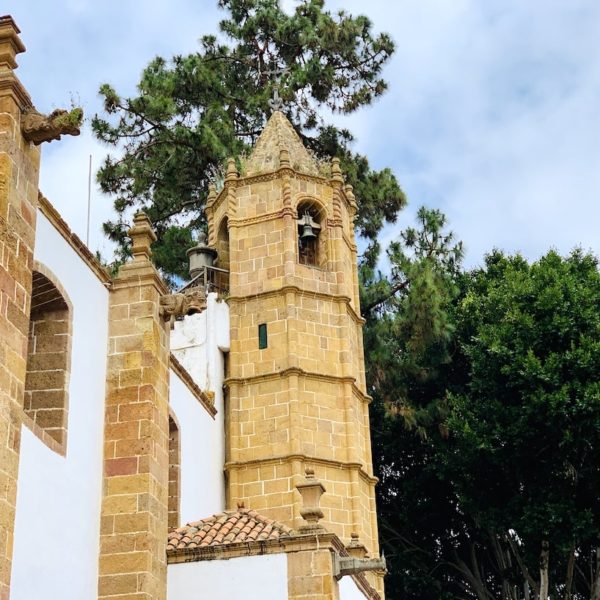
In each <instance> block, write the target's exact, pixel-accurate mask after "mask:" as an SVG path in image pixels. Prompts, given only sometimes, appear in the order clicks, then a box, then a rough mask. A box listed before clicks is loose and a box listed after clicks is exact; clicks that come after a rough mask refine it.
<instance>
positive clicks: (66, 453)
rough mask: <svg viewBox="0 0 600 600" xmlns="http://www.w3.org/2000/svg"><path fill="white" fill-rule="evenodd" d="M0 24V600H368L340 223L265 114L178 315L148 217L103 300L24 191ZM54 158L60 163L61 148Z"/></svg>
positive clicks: (21, 136) (358, 341)
mask: <svg viewBox="0 0 600 600" xmlns="http://www.w3.org/2000/svg"><path fill="white" fill-rule="evenodd" d="M19 34H20V32H19V30H18V28H17V26H16V24H15V23H14V21H13V20H12V19H11V18H10V17H0V600H8V599H9V598H10V599H12V600H30V599H33V598H36V599H37V598H48V599H56V600H58V599H59V598H60V599H61V600H64V599H73V600H75V599H77V600H82V599H86V598H87V599H90V600H91V599H92V598H102V599H107V600H108V599H113V600H151V599H152V600H164V599H166V598H168V599H169V600H188V599H189V600H192V599H196V598H207V599H211V600H233V599H234V598H239V597H244V598H248V599H259V598H260V599H273V600H280V599H281V600H283V599H288V598H289V599H290V600H292V599H293V600H296V599H297V600H300V599H305V600H308V599H311V600H317V599H318V600H321V599H322V600H334V599H342V600H354V599H359V598H371V599H381V598H383V597H384V596H383V575H384V572H385V562H384V561H383V560H382V559H381V558H380V557H379V548H378V542H377V539H378V538H377V514H376V507H375V491H374V490H375V484H376V481H377V480H376V478H375V477H374V476H373V470H372V460H371V445H370V432H369V416H368V405H369V401H370V398H369V397H368V395H367V394H366V384H365V374H364V359H363V347H362V324H363V320H362V318H361V317H360V309H359V297H358V277H357V266H356V261H357V256H356V244H355V240H354V232H353V219H354V215H355V212H356V200H355V198H354V195H353V193H352V188H351V186H347V185H345V184H344V179H343V174H342V172H341V170H340V166H339V161H337V160H336V159H333V160H332V161H331V163H330V164H318V163H317V162H316V161H314V160H313V158H312V157H311V156H310V155H309V153H308V152H307V151H306V149H305V148H304V147H303V145H302V143H301V140H300V138H299V137H298V136H297V134H296V133H295V131H294V129H293V127H292V126H291V124H290V123H289V122H288V121H287V119H286V117H285V115H284V114H283V113H282V112H280V111H279V110H275V111H274V112H273V114H272V116H271V117H270V119H269V121H268V122H267V124H266V125H265V129H264V131H263V133H262V134H261V136H260V137H259V139H258V141H257V143H256V145H255V147H254V149H253V151H252V153H251V155H250V156H249V157H248V158H247V159H244V160H242V161H241V165H240V164H238V166H236V163H235V162H234V161H233V160H230V161H229V162H228V165H227V172H226V176H225V179H224V182H223V183H222V185H221V186H220V189H216V188H215V187H213V188H211V192H210V194H209V199H208V202H207V206H206V212H207V219H208V237H207V239H203V240H200V242H199V244H198V246H197V247H195V248H193V249H191V250H190V251H189V254H190V267H191V268H190V271H191V281H190V283H189V284H187V285H186V286H185V287H184V288H182V289H181V290H179V291H178V292H176V293H172V292H171V291H170V290H168V289H167V287H166V286H165V284H164V283H163V281H162V279H161V277H160V275H159V273H158V272H157V271H156V269H155V267H154V266H153V264H152V261H151V245H152V242H153V241H154V240H155V235H154V232H153V230H152V224H151V223H150V222H149V220H148V218H147V217H146V215H144V214H143V213H137V214H136V215H135V217H134V221H133V226H132V228H131V229H130V231H129V236H130V238H131V241H132V254H133V257H132V260H131V261H130V262H129V263H127V264H126V265H124V266H123V267H122V268H121V269H120V271H119V273H118V275H116V276H115V277H110V276H109V275H108V274H107V273H106V271H105V270H104V268H103V267H102V265H101V264H100V263H98V261H97V260H96V258H95V257H94V256H93V255H92V253H91V252H90V251H89V250H88V248H87V247H86V246H85V244H83V243H82V242H81V241H80V240H79V238H77V236H76V235H75V234H73V233H72V232H71V230H70V229H69V227H68V225H67V224H66V223H65V222H64V221H63V219H62V218H61V216H60V215H59V214H58V212H57V211H56V210H55V209H54V208H53V206H52V204H51V203H50V202H49V201H48V200H47V199H46V198H44V197H43V196H42V195H41V194H40V193H39V191H38V175H39V164H40V148H41V145H42V144H43V143H44V142H46V141H51V140H56V139H60V137H61V135H68V134H74V133H77V125H78V123H77V122H76V120H77V118H78V117H79V118H80V115H79V116H78V115H73V114H71V113H66V111H55V112H54V113H52V114H51V115H42V114H40V113H38V112H37V111H35V109H34V107H33V103H32V101H31V99H30V97H29V95H28V93H27V91H26V90H25V89H24V87H23V86H22V84H21V83H20V81H19V80H18V78H17V76H16V74H15V69H16V68H17V63H16V58H17V55H18V54H19V53H20V52H23V51H24V50H25V48H24V46H23V43H22V41H21V39H20V36H19ZM63 143H68V141H67V142H63Z"/></svg>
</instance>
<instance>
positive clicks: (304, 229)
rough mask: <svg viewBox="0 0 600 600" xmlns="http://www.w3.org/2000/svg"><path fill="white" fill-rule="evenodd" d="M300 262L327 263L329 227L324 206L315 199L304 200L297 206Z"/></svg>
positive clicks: (322, 266) (303, 263)
mask: <svg viewBox="0 0 600 600" xmlns="http://www.w3.org/2000/svg"><path fill="white" fill-rule="evenodd" d="M297 214H298V216H297V219H296V230H297V234H298V262H299V263H300V264H302V265H307V266H312V267H321V268H324V267H325V266H326V265H327V228H326V221H327V220H326V216H325V210H324V209H323V207H322V206H321V205H320V204H319V203H318V202H316V201H314V200H304V201H302V202H300V203H299V204H298V207H297Z"/></svg>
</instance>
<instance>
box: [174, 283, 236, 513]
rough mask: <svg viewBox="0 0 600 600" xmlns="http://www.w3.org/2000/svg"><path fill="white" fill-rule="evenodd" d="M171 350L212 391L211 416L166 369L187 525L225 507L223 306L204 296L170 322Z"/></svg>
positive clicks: (226, 334) (225, 347)
mask: <svg viewBox="0 0 600 600" xmlns="http://www.w3.org/2000/svg"><path fill="white" fill-rule="evenodd" d="M171 351H172V352H173V354H174V355H175V357H176V358H177V360H179V362H180V363H181V364H182V365H183V367H184V368H185V369H186V371H187V372H188V373H189V374H190V375H191V377H192V379H193V380H194V382H195V383H196V384H197V385H198V387H199V388H200V389H201V390H202V391H204V392H213V393H214V395H215V408H216V409H217V414H216V416H215V418H214V419H213V418H212V417H211V416H210V415H209V414H208V412H207V411H206V410H205V409H204V407H203V406H202V405H201V404H200V403H199V402H198V400H197V399H196V398H195V397H194V396H193V394H192V393H191V392H190V391H189V390H188V389H187V387H186V386H185V384H184V383H183V382H182V381H181V380H180V379H179V377H178V376H177V374H176V373H174V372H172V373H171V391H170V403H171V410H172V411H173V412H174V414H175V417H176V419H177V422H178V425H179V440H180V442H179V443H180V447H181V470H180V478H181V495H180V509H179V510H180V521H181V523H182V524H183V523H188V522H190V521H197V520H199V519H202V518H204V517H208V516H210V515H213V514H215V513H217V512H220V511H222V510H223V509H224V508H225V484H224V477H223V466H224V460H225V429H224V427H225V425H224V418H223V417H224V412H225V411H224V403H223V382H224V353H226V352H228V351H229V307H228V306H227V304H226V303H225V302H222V301H219V300H218V299H217V294H214V293H211V294H208V297H207V308H206V310H204V311H203V312H202V313H200V314H196V315H191V316H189V317H185V318H184V319H183V320H182V321H176V322H175V327H174V329H173V331H172V332H171Z"/></svg>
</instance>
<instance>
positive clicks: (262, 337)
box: [258, 323, 267, 350]
mask: <svg viewBox="0 0 600 600" xmlns="http://www.w3.org/2000/svg"><path fill="white" fill-rule="evenodd" d="M266 347H267V324H266V323H261V324H260V325H259V326H258V349H259V350H264V349H265V348H266Z"/></svg>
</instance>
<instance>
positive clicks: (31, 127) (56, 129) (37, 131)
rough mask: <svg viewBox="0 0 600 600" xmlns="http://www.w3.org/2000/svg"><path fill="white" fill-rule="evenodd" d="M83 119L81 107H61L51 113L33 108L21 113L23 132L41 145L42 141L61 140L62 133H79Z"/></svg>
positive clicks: (27, 138)
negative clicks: (44, 112) (69, 108)
mask: <svg viewBox="0 0 600 600" xmlns="http://www.w3.org/2000/svg"><path fill="white" fill-rule="evenodd" d="M82 121H83V111H82V110H81V109H80V108H74V109H73V110H71V111H67V110H63V109H60V108H59V109H57V110H55V111H52V112H51V113H50V114H49V115H44V114H42V113H40V112H38V111H37V110H35V108H31V109H29V110H28V111H26V112H25V113H23V115H21V133H22V134H23V137H24V138H25V139H26V140H27V141H28V142H32V143H33V144H35V145H36V146H39V145H40V144H41V143H42V142H51V141H52V140H60V138H61V136H62V135H79V133H80V127H81V123H82Z"/></svg>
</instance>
